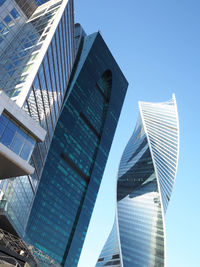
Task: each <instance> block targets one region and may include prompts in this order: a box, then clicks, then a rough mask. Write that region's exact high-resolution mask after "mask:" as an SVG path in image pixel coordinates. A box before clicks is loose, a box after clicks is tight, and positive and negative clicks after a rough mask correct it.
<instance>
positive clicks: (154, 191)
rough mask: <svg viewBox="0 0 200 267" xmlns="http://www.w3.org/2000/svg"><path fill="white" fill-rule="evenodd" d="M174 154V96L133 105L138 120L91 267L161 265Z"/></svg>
mask: <svg viewBox="0 0 200 267" xmlns="http://www.w3.org/2000/svg"><path fill="white" fill-rule="evenodd" d="M178 150H179V124H178V114H177V106H176V100H175V96H174V95H173V97H172V100H170V101H167V102H164V103H146V102H139V118H138V121H137V124H136V127H135V130H134V132H133V135H132V136H131V138H130V140H129V142H128V144H127V146H126V148H125V150H124V153H123V155H122V158H121V162H120V166H119V171H118V180H117V208H116V218H115V222H114V226H113V229H112V231H111V233H110V236H109V238H108V240H107V242H106V244H105V246H104V248H103V250H102V252H101V255H100V257H99V259H98V262H97V264H96V266H97V267H100V266H115V267H122V266H123V267H134V266H140V267H146V266H155V267H158V266H159V267H163V266H165V261H166V255H165V227H164V226H165V223H164V214H165V212H166V209H167V206H168V203H169V200H170V197H171V193H172V189H173V185H174V181H175V177H176V171H177V163H178Z"/></svg>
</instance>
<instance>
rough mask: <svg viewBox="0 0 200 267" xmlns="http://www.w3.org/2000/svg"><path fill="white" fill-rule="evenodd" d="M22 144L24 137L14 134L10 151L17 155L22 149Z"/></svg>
mask: <svg viewBox="0 0 200 267" xmlns="http://www.w3.org/2000/svg"><path fill="white" fill-rule="evenodd" d="M23 144H24V137H23V136H22V135H20V134H19V133H16V135H15V137H14V139H13V142H12V144H11V146H10V149H11V150H12V151H13V152H15V153H16V154H19V152H20V151H21V149H22V146H23Z"/></svg>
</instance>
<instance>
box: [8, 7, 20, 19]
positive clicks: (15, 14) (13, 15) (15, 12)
mask: <svg viewBox="0 0 200 267" xmlns="http://www.w3.org/2000/svg"><path fill="white" fill-rule="evenodd" d="M10 14H11V15H12V17H13V18H14V19H17V18H19V17H20V15H19V13H18V12H17V10H16V9H15V8H13V9H12V10H11V11H10Z"/></svg>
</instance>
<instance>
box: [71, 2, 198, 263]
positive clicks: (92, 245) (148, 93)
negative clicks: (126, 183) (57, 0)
mask: <svg viewBox="0 0 200 267" xmlns="http://www.w3.org/2000/svg"><path fill="white" fill-rule="evenodd" d="M74 2H75V20H76V22H80V23H81V24H82V26H83V27H84V29H85V31H86V32H87V34H90V33H93V32H95V31H98V30H99V31H100V32H101V34H102V36H103V38H104V40H105V42H106V43H107V45H108V47H109V48H110V50H111V52H112V54H113V56H114V57H115V59H116V61H117V62H118V64H119V66H120V67H121V69H122V71H123V73H124V75H125V76H126V78H127V80H128V82H129V88H128V92H127V95H126V99H125V102H124V106H123V110H122V113H121V117H120V121H119V124H118V128H117V131H116V135H115V138H114V141H113V145H112V149H111V153H110V156H109V160H108V162H107V166H106V170H105V173H104V177H103V181H102V185H101V188H100V192H99V195H98V198H97V202H96V206H95V209H94V213H93V217H92V220H91V223H90V227H89V230H88V234H87V237H86V240H85V243H84V248H83V251H82V254H81V258H80V261H79V264H78V267H94V266H95V263H96V260H97V258H98V256H99V253H100V251H101V249H102V246H103V245H104V243H105V240H106V238H107V236H108V234H109V232H110V229H111V227H112V223H113V219H114V202H115V189H116V174H117V168H118V165H119V161H120V157H121V155H122V152H123V149H124V147H125V145H126V143H127V141H128V139H129V138H130V136H131V134H132V132H133V130H134V127H135V123H136V119H137V116H138V101H139V100H141V101H151V102H160V101H166V100H168V99H170V98H171V96H172V93H173V92H174V93H175V95H176V99H177V104H178V112H179V122H180V155H179V166H178V173H177V179H176V182H175V187H174V191H173V194H172V198H171V201H170V204H169V207H168V210H167V214H166V235H167V267H199V266H200V257H199V253H200V244H199V239H200V207H199V206H200V193H199V191H200V171H199V167H200V156H199V151H200V141H199V138H200V119H199V117H200V30H199V29H200V1H199V0H126V1H120V0H115V1H114V0H101V1H100V0H98V1H97V0H96V1H95V0H93V1H92V0H90V1H89V0H84V1H83V0H75V1H74Z"/></svg>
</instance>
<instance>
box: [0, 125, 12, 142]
mask: <svg viewBox="0 0 200 267" xmlns="http://www.w3.org/2000/svg"><path fill="white" fill-rule="evenodd" d="M14 135H15V132H14V131H12V130H10V129H9V128H6V129H5V131H4V133H3V135H2V137H1V139H0V142H1V143H2V144H4V145H5V146H10V144H11V143H12V140H13V138H14Z"/></svg>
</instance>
